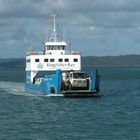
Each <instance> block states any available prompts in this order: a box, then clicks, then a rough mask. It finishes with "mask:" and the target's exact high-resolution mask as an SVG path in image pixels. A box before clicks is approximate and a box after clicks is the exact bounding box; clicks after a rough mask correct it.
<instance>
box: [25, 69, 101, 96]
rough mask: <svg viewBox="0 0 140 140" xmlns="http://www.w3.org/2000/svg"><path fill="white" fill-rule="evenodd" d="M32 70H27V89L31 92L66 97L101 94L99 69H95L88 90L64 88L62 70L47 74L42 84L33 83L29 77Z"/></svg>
mask: <svg viewBox="0 0 140 140" xmlns="http://www.w3.org/2000/svg"><path fill="white" fill-rule="evenodd" d="M29 77H30V71H27V72H26V81H25V90H26V91H27V92H30V93H34V94H40V95H47V96H66V97H69V96H70V97H79V96H80V97H83V96H84V97H96V96H98V95H99V76H98V74H97V70H96V69H95V70H93V72H92V74H91V79H92V80H91V81H90V84H89V89H86V90H62V88H61V86H62V72H61V70H57V71H56V73H55V74H54V75H49V76H47V75H45V76H44V78H43V80H42V82H41V83H40V84H33V83H31V82H30V80H29V79H28V78H29Z"/></svg>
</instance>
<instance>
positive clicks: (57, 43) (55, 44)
mask: <svg viewBox="0 0 140 140" xmlns="http://www.w3.org/2000/svg"><path fill="white" fill-rule="evenodd" d="M45 45H47V46H52V45H53V46H59V45H60V46H61V45H62V46H66V45H67V43H66V42H64V41H61V42H46V43H45Z"/></svg>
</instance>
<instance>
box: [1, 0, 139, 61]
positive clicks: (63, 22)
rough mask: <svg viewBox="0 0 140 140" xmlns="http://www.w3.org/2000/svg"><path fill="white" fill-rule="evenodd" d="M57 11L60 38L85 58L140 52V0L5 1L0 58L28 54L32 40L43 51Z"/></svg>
mask: <svg viewBox="0 0 140 140" xmlns="http://www.w3.org/2000/svg"><path fill="white" fill-rule="evenodd" d="M54 10H55V11H57V13H58V17H57V19H56V21H57V27H58V31H59V36H60V37H62V38H65V40H66V41H67V43H68V44H69V43H71V47H70V48H71V49H73V50H79V51H80V52H81V54H82V55H83V56H117V55H129V54H140V0H0V58H21V57H22V58H23V57H25V56H26V48H27V44H28V42H30V43H31V44H32V46H33V49H34V50H42V44H43V42H45V40H46V38H47V37H46V36H47V35H46V34H47V32H48V34H49V33H51V30H52V28H53V26H52V25H53V21H52V20H50V19H48V16H49V15H51V14H53V11H54ZM64 36H65V37H64Z"/></svg>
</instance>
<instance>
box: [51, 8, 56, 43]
mask: <svg viewBox="0 0 140 140" xmlns="http://www.w3.org/2000/svg"><path fill="white" fill-rule="evenodd" d="M56 16H58V14H56V13H55V11H54V14H53V15H52V16H51V17H52V18H53V32H52V35H51V38H50V41H54V42H56V41H57V31H56Z"/></svg>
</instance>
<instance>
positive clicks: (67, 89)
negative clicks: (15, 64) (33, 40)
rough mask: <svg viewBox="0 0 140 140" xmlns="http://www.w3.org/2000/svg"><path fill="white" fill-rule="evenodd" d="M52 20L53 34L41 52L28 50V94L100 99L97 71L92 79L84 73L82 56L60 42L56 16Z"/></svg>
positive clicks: (26, 87) (63, 42) (26, 83)
mask: <svg viewBox="0 0 140 140" xmlns="http://www.w3.org/2000/svg"><path fill="white" fill-rule="evenodd" d="M52 17H53V29H52V34H51V36H50V39H49V40H48V41H46V42H45V43H43V49H42V51H41V52H38V51H32V50H30V51H29V50H28V52H27V54H26V77H25V90H26V91H27V92H30V93H34V94H40V95H46V96H64V97H96V96H98V95H99V75H98V70H97V69H93V70H92V72H91V75H90V76H88V74H87V73H86V72H84V71H82V70H81V53H80V52H79V51H73V50H70V49H69V48H68V44H67V43H66V41H64V40H60V39H59V38H58V32H57V28H56V15H55V14H54V15H52Z"/></svg>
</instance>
